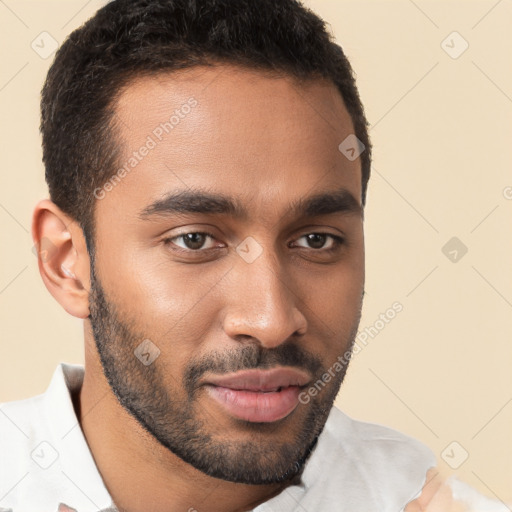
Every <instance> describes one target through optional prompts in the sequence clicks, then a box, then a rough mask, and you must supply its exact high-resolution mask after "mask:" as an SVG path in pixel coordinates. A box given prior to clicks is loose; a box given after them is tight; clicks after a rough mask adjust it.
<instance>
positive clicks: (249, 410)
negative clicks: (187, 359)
mask: <svg viewBox="0 0 512 512" xmlns="http://www.w3.org/2000/svg"><path fill="white" fill-rule="evenodd" d="M309 382H311V377H310V376H309V375H308V374H307V373H306V372H304V371H302V370H298V369H295V368H289V367H288V368H287V367H279V368H272V369H270V370H244V371H242V372H237V373H234V374H228V375H222V376H212V377H209V378H207V379H205V383H204V384H203V385H204V387H205V389H206V390H207V392H208V395H209V397H210V398H212V399H213V400H214V401H215V402H216V403H217V405H219V406H220V407H221V409H223V411H224V412H227V413H228V414H229V415H230V416H231V417H233V418H236V419H240V420H245V421H250V422H254V423H270V422H274V421H278V420H281V419H283V418H285V417H286V416H288V415H290V414H291V413H292V412H293V411H294V410H295V408H296V407H297V406H298V404H299V394H300V391H301V390H302V389H303V388H304V387H306V386H307V385H308V384H309Z"/></svg>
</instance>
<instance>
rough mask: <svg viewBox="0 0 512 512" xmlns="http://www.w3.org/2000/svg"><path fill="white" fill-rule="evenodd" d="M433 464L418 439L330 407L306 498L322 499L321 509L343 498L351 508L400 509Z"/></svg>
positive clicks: (309, 474) (307, 480) (308, 471)
mask: <svg viewBox="0 0 512 512" xmlns="http://www.w3.org/2000/svg"><path fill="white" fill-rule="evenodd" d="M435 466H436V457H435V456H434V454H433V452H432V451H431V450H430V449H429V448H428V447H427V446H425V445H424V444H423V443H421V442H420V441H418V440H416V439H414V438H412V437H410V436H408V435H406V434H403V433H401V432H399V431H397V430H394V429H392V428H389V427H386V426H384V425H379V424H377V423H369V422H364V421H359V420H355V419H352V418H351V417H349V416H348V415H347V414H345V413H344V412H342V411H341V410H339V409H337V408H336V407H333V409H332V410H331V412H330V414H329V418H328V420H327V422H326V425H325V428H324V430H323V432H322V434H321V435H320V437H319V440H318V443H317V446H316V447H315V449H314V451H313V453H312V455H311V457H310V460H309V461H308V464H307V465H306V469H305V471H304V482H305V485H306V488H307V492H306V495H308V494H309V496H306V497H305V499H306V501H307V500H308V499H312V500H313V501H315V500H318V499H320V500H323V501H322V505H323V506H324V507H325V510H331V509H332V508H329V507H332V503H334V502H336V503H339V500H345V502H347V503H349V504H350V505H349V508H347V509H346V510H347V511H348V510H351V512H355V511H359V510H361V511H363V510H366V511H367V510H380V511H390V512H391V511H393V512H398V511H400V510H403V508H404V507H405V506H406V504H407V503H408V502H409V501H411V500H412V499H414V498H416V497H417V496H418V495H419V494H420V492H421V489H422V487H423V485H424V483H425V479H426V474H427V471H428V470H429V469H430V468H432V467H435ZM338 499H339V500H338ZM333 500H335V501H333ZM324 501H325V503H324ZM332 510H334V509H332ZM342 510H345V509H342Z"/></svg>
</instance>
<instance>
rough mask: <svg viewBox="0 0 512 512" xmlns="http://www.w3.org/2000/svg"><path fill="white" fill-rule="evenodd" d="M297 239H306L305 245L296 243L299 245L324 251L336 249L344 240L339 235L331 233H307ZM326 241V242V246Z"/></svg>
mask: <svg viewBox="0 0 512 512" xmlns="http://www.w3.org/2000/svg"><path fill="white" fill-rule="evenodd" d="M298 240H305V241H306V245H301V244H298V246H299V247H305V248H307V249H315V250H325V251H333V250H336V249H337V248H338V247H339V246H340V245H342V244H343V241H344V240H343V238H342V237H341V236H336V235H331V234H330V233H308V234H306V235H303V236H301V237H300V238H299V239H298ZM326 242H328V243H327V246H326Z"/></svg>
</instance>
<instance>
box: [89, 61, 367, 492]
mask: <svg viewBox="0 0 512 512" xmlns="http://www.w3.org/2000/svg"><path fill="white" fill-rule="evenodd" d="M172 116H174V117H172ZM115 122H116V124H117V125H118V128H119V130H120V132H119V136H120V139H121V140H122V155H121V157H120V160H121V162H120V167H123V166H124V167H125V171H126V172H125V173H122V172H121V173H120V174H118V175H117V177H115V178H113V179H112V181H111V183H112V186H107V187H106V188H105V189H102V191H99V192H97V197H101V199H98V200H97V202H96V210H95V225H96V234H95V247H96V251H95V261H94V267H93V269H92V270H93V272H92V278H91V295H90V311H91V316H90V321H91V325H92V328H93V332H94V338H95V340H96V346H97V348H98V352H99V354H100V359H101V363H102V365H103V370H104V372H105V374H106V376H107V379H108V381H109V383H110V386H111V387H112V389H113V392H114V393H115V394H116V396H117V397H118V399H119V400H120V402H121V404H122V405H123V406H124V407H125V408H126V409H127V410H128V411H129V412H130V413H131V414H132V415H133V416H134V417H135V418H136V419H137V420H138V421H139V423H140V424H141V425H142V426H143V427H144V428H145V429H146V430H147V431H148V432H150V433H151V434H152V435H153V436H154V437H155V438H156V439H157V440H158V441H159V442H160V443H161V444H162V445H163V446H165V447H167V448H168V449H170V450H171V451H172V452H173V453H175V454H176V455H178V456H179V457H181V458H182V459H183V460H185V461H186V462H188V463H190V464H191V465H193V466H194V467H196V468H197V469H199V470H201V471H203V472H205V473H207V474H209V475H212V476H214V477H218V478H222V479H225V480H230V481H235V482H242V483H251V484H263V483H272V482H279V481H283V480H286V479H288V478H290V477H291V476H293V475H294V474H297V473H298V472H300V471H301V469H302V467H303V463H304V460H305V458H306V456H307V454H308V452H309V450H310V449H311V447H312V446H313V445H314V443H315V441H316V438H317V436H318V434H319V433H320V432H321V430H322V428H323V426H324V424H325V421H326V419H327V415H328V413H329V411H330V409H331V407H332V404H333V401H334V398H335V396H336V394H337V391H338V389H339V386H340V385H341V382H342V380H343V376H344V374H345V370H346V365H343V368H342V369H339V366H338V367H337V368H338V370H339V371H336V370H334V371H333V365H334V363H335V362H336V360H337V358H338V356H340V355H342V354H344V353H345V352H346V351H347V350H349V349H350V348H351V346H352V342H353V339H354V336H355V334H356V331H357V326H358V323H359V317H360V311H361V301H362V295H363V284H364V244H363V222H362V215H361V170H360V163H359V159H357V160H353V161H351V160H349V159H347V158H346V157H345V156H344V155H343V154H342V153H341V152H340V151H339V149H338V146H339V144H340V143H341V142H342V141H343V140H344V139H345V138H346V137H347V136H348V135H350V134H352V133H353V126H352V123H351V120H350V117H349V115H348V113H347V111H346V109H345V107H344V105H343V102H342V100H341V97H340V95H339V93H338V92H337V90H336V89H335V87H334V85H332V84H330V83H327V82H323V81H314V82H310V83H308V84H305V85H304V84H303V85H299V84H298V83H296V82H294V81H293V80H292V79H290V78H287V77H282V78H275V77H268V76H264V75H262V74H260V73H258V72H255V71H248V70H243V69H240V68H236V67H231V66H218V67H214V68H201V67H198V68H194V69H191V70H188V71H186V72H182V73H180V74H179V75H178V74H161V75H158V76H157V77H153V78H141V79H139V80H136V81H134V82H133V83H131V84H130V85H129V86H128V87H127V88H126V89H125V90H124V92H123V93H122V95H121V97H120V99H119V101H118V103H117V105H116V116H115ZM165 123H167V124H165ZM142 147H145V148H146V150H144V149H140V148H142ZM134 152H136V155H134ZM144 340H150V341H144ZM143 341H144V343H143ZM141 343H143V344H142V345H141ZM158 350H159V351H160V352H159V353H158ZM137 356H138V357H137ZM155 357H156V358H155ZM329 369H330V377H329V378H325V375H326V372H327V371H328V370H329ZM333 375H334V376H333ZM322 376H324V380H323V381H322V385H321V386H318V385H317V387H318V388H319V389H320V391H318V393H317V394H316V396H310V395H308V397H309V399H310V400H309V402H308V403H306V402H307V400H299V393H301V392H303V391H304V390H305V389H309V388H310V386H311V385H312V384H314V383H315V382H317V380H319V379H320V380H321V379H322Z"/></svg>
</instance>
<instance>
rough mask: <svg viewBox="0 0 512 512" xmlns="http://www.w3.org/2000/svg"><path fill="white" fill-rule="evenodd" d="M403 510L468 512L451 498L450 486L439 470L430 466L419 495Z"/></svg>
mask: <svg viewBox="0 0 512 512" xmlns="http://www.w3.org/2000/svg"><path fill="white" fill-rule="evenodd" d="M405 512H469V509H468V508H467V507H466V506H465V505H464V504H463V503H461V502H460V501H455V500H454V499H453V494H452V490H451V488H450V486H449V485H448V484H447V483H445V481H444V479H443V478H442V477H441V474H440V472H439V470H438V469H436V468H432V469H429V470H428V472H427V478H426V480H425V485H424V487H423V490H422V491H421V495H420V496H419V497H418V498H416V499H415V500H413V501H411V502H410V503H409V504H408V505H407V507H405Z"/></svg>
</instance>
